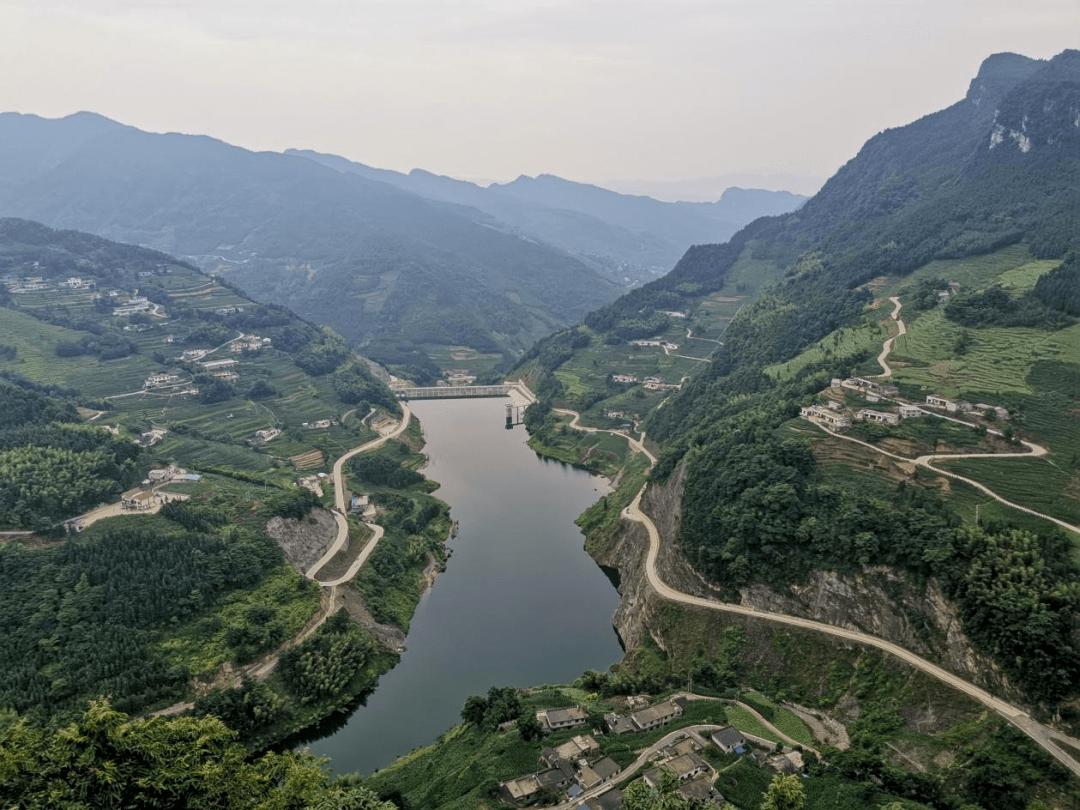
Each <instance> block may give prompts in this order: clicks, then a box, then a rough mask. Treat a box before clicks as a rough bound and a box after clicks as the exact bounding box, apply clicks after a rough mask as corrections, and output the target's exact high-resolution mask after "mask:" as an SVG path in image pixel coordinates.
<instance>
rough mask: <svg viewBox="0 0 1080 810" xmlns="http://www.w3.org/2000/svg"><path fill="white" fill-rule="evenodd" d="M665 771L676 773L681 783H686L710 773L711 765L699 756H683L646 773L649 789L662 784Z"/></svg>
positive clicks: (645, 777) (646, 782)
mask: <svg viewBox="0 0 1080 810" xmlns="http://www.w3.org/2000/svg"><path fill="white" fill-rule="evenodd" d="M665 770H667V771H671V772H672V773H674V774H675V776H677V777H678V778H679V781H680V782H685V781H687V780H689V779H693V778H694V777H695V776H700V775H701V774H703V773H705V772H706V771H708V770H709V764H708V763H707V762H706V761H705V760H703V759H702V758H701V757H699V756H698V755H697V754H683V755H682V756H679V757H675V758H674V759H669V760H668V761H667V762H662V763H661V764H660V765H659V766H657V767H655V768H650V769H649V770H647V771H645V776H644V779H645V784H646V785H648V786H649V787H656V786H657V785H658V784H659V783H660V773H661V771H665Z"/></svg>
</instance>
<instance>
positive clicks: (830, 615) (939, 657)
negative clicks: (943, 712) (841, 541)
mask: <svg viewBox="0 0 1080 810" xmlns="http://www.w3.org/2000/svg"><path fill="white" fill-rule="evenodd" d="M684 477H685V472H684V469H683V468H679V469H678V470H677V471H676V472H675V473H674V474H673V475H672V476H671V477H670V478H669V479H668V481H667V482H665V483H664V484H659V485H658V484H655V483H654V484H650V485H649V488H648V490H647V491H646V494H645V497H644V498H643V499H642V508H643V509H644V511H645V512H646V513H647V514H649V515H650V516H651V517H652V519H653V521H654V522H655V523H656V526H657V529H658V530H659V532H660V534H661V537H662V538H663V543H662V546H661V553H660V555H659V558H658V560H657V569H658V572H659V574H660V576H661V577H662V578H663V579H664V580H665V581H666V582H668V583H669V584H671V585H672V586H674V587H676V588H678V589H679V590H681V591H683V592H685V593H689V594H694V595H697V596H704V597H712V598H715V599H718V600H723V601H737V602H739V603H741V604H743V605H748V606H753V607H755V608H759V609H761V610H768V611H773V612H777V613H787V614H791V615H795V616H804V617H806V618H809V619H815V620H817V621H822V622H827V623H829V624H833V625H837V626H839V627H846V628H849V629H853V630H861V631H863V632H867V633H872V634H873V635H876V636H879V637H881V638H885V639H888V640H890V641H894V642H896V643H898V644H901V645H903V646H904V647H906V648H908V649H910V650H912V651H913V652H916V653H918V654H919V655H922V656H924V657H926V658H928V659H930V660H932V661H935V662H936V663H938V664H940V665H942V666H944V667H946V668H947V669H949V670H951V671H953V672H955V673H957V674H958V675H961V676H962V677H964V678H966V679H968V680H971V681H972V682H974V683H977V684H979V685H980V686H984V687H986V688H989V689H991V690H992V691H994V692H995V693H997V694H1001V695H1002V696H1004V697H1009V698H1011V699H1018V698H1019V697H1020V696H1019V693H1018V692H1017V691H1016V690H1015V689H1014V688H1013V687H1012V686H1011V685H1010V684H1009V683H1008V681H1007V679H1006V678H1005V676H1004V675H1003V674H1002V673H1001V672H1000V671H999V669H998V668H997V667H996V666H995V665H994V663H993V662H992V661H991V660H990V659H988V658H987V657H986V656H984V655H981V654H980V653H979V652H977V651H976V650H975V649H974V647H973V646H972V644H971V642H970V641H969V639H968V638H967V637H966V636H965V635H964V633H963V630H962V629H961V625H960V618H959V615H958V614H957V611H956V608H955V606H954V605H953V604H951V603H950V602H949V601H948V600H947V599H946V598H945V597H944V595H943V594H942V592H941V590H940V588H939V587H938V584H937V583H936V582H935V581H934V580H930V581H928V582H925V583H915V582H912V581H910V580H908V579H907V578H906V577H905V576H904V574H903V573H901V572H898V571H895V570H893V569H890V568H887V567H884V566H879V567H867V568H864V569H863V570H862V571H861V572H860V573H858V574H856V575H854V576H850V575H841V574H839V573H837V572H834V571H818V572H814V573H813V574H811V575H810V576H808V577H807V578H806V580H805V581H803V582H799V583H795V584H792V585H791V586H789V587H788V589H787V590H786V591H784V592H779V591H776V590H773V589H771V588H768V587H766V586H764V585H755V586H752V587H749V588H744V589H741V590H740V591H738V592H734V591H732V592H728V593H723V592H721V591H720V590H719V589H717V588H715V587H713V586H711V585H710V584H709V583H707V582H706V581H705V580H704V579H703V578H702V577H701V575H700V574H698V573H697V572H696V571H695V570H694V569H693V568H692V567H691V566H690V565H689V564H688V563H687V562H686V560H685V559H684V558H683V556H682V554H681V553H680V551H679V548H678V544H677V542H676V538H677V537H678V530H679V520H680V512H681V509H680V503H681V495H682V484H683V479H684ZM647 549H648V538H647V535H646V533H645V531H644V529H643V528H642V527H641V526H640V525H639V524H635V523H630V522H628V521H627V522H625V523H624V526H623V530H622V531H621V532H620V533H619V535H618V536H617V537H616V538H615V539H614V541H613V542H611V543H609V544H608V545H607V547H606V548H604V549H602V550H593V551H592V552H591V553H593V556H594V557H595V558H596V559H597V562H599V563H601V564H602V565H606V566H610V567H613V568H617V569H618V570H619V574H620V580H621V581H620V585H619V593H620V596H621V599H620V601H619V607H618V609H617V610H616V613H615V617H614V624H615V628H616V630H617V631H618V632H619V635H620V637H621V638H622V639H623V642H624V644H625V645H626V648H627V649H628V650H632V649H634V648H635V647H636V646H638V645H639V644H640V643H641V642H642V641H643V640H645V639H646V638H651V639H652V640H653V641H654V642H655V643H656V644H657V646H659V647H660V649H662V650H665V651H668V652H673V651H674V646H675V645H676V644H677V643H679V642H676V641H675V640H674V639H673V638H670V637H669V635H670V633H671V632H672V626H671V624H670V623H669V622H666V621H663V620H661V617H662V616H663V615H664V614H663V611H664V609H665V606H666V605H669V604H670V603H668V602H666V600H664V599H662V598H660V597H658V596H657V595H656V593H655V592H654V591H652V589H651V588H650V587H649V586H648V583H647V581H646V578H645V555H646V552H647ZM697 612H698V611H695V613H697ZM700 616H701V619H702V621H705V622H707V623H708V625H707V626H708V627H709V628H710V629H708V630H707V631H706V633H707V634H708V635H712V636H716V635H719V632H720V630H721V628H723V627H725V626H728V625H731V624H739V625H741V626H743V627H745V628H747V629H748V631H750V632H751V636H752V637H755V638H756V637H759V636H760V637H762V638H765V637H767V636H768V634H769V633H770V632H771V631H772V630H773V629H775V628H776V625H775V624H773V623H771V622H766V621H762V620H756V619H753V618H748V617H735V616H733V615H730V614H728V615H725V614H722V613H714V612H710V611H700ZM814 637H815V638H819V639H824V638H825V637H823V636H820V635H817V634H815V635H814ZM681 641H685V639H681ZM828 641H829V643H830V644H833V645H837V646H839V647H844V648H851V647H852V646H853V645H852V644H850V643H846V642H842V641H840V640H838V639H832V638H830V639H828ZM766 657H767V656H766Z"/></svg>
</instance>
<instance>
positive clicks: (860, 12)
mask: <svg viewBox="0 0 1080 810" xmlns="http://www.w3.org/2000/svg"><path fill="white" fill-rule="evenodd" d="M1070 32H1072V33H1071V34H1070ZM1078 32H1080V0H1026V2H1023V3H1018V2H1016V0H1008V1H1005V0H979V2H973V0H902V1H900V0H895V1H894V0H573V1H572V2H565V1H564V0H299V1H293V2H283V0H0V77H2V78H0V110H3V111H16V112H24V113H35V114H37V115H41V116H44V117H49V118H53V117H59V116H63V115H67V114H70V113H73V112H77V111H80V110H90V111H93V112H97V113H100V114H102V115H106V116H108V117H110V118H114V119H116V120H118V121H121V122H123V123H125V124H131V125H133V126H136V127H139V128H140V129H145V130H149V131H153V132H173V131H175V132H185V133H197V134H206V135H212V136H214V137H217V138H220V139H222V140H225V141H228V142H229V143H233V144H236V145H238V146H243V147H246V148H249V149H257V150H273V151H280V150H283V149H286V148H289V147H296V148H306V149H316V150H318V151H323V152H331V153H334V154H339V155H342V156H344V157H347V158H349V159H351V160H357V161H360V162H362V163H366V164H368V165H372V166H378V167H380V168H388V169H396V170H399V171H408V170H410V169H412V168H414V167H421V168H424V169H427V170H429V171H433V172H437V173H440V174H447V175H450V176H452V177H458V178H463V179H473V180H478V181H487V180H501V181H502V180H510V179H513V178H514V177H517V176H518V175H521V174H527V175H537V174H540V173H545V172H546V173H551V174H557V175H559V176H562V177H566V178H569V179H572V180H579V181H582V182H592V183H597V184H601V185H607V186H609V187H615V188H619V189H620V190H641V191H648V190H650V189H651V190H655V191H656V193H657V194H658V195H659V196H663V194H664V193H666V192H665V191H664V190H665V189H667V191H670V187H673V186H678V184H680V183H683V181H691V180H697V179H700V178H716V177H721V178H722V179H732V178H741V179H742V180H743V182H742V183H740V184H743V185H750V184H753V185H759V186H762V187H777V188H780V187H785V188H789V189H791V190H795V191H800V192H804V193H806V192H812V191H813V190H814V189H815V188H816V186H817V185H819V184H820V182H822V181H823V180H824V179H825V178H827V177H828V176H830V175H831V174H833V173H834V172H835V171H836V170H837V169H838V168H839V167H840V166H841V165H842V164H843V163H844V162H846V161H847V160H849V159H850V158H851V157H853V156H854V155H855V153H856V152H857V151H858V149H859V147H860V146H861V145H862V144H863V143H864V142H865V141H866V140H867V139H868V138H870V137H871V136H873V135H874V134H876V133H877V132H880V131H881V130H883V129H886V128H889V127H895V126H901V125H903V124H905V123H908V122H910V121H913V120H915V119H916V118H919V117H921V116H923V115H925V114H927V113H930V112H933V111H935V110H938V109H942V108H944V107H946V106H948V105H950V104H952V103H953V102H955V101H958V100H959V99H961V98H962V97H963V96H964V93H965V92H966V91H967V87H968V83H969V82H970V80H971V79H972V78H973V77H974V75H975V74H976V72H977V71H978V67H979V64H980V63H981V62H982V60H983V59H984V58H986V57H987V56H988V55H990V54H992V53H998V52H1002V51H1013V52H1017V53H1022V54H1025V55H1027V56H1031V57H1035V58H1043V59H1045V58H1049V57H1051V56H1053V55H1055V54H1057V53H1059V52H1061V51H1062V50H1064V49H1066V48H1069V47H1080V33H1078ZM747 181H749V182H747ZM754 181H757V182H754ZM683 185H684V186H685V187H686V188H689V187H690V184H685V183H683ZM674 193H677V192H674Z"/></svg>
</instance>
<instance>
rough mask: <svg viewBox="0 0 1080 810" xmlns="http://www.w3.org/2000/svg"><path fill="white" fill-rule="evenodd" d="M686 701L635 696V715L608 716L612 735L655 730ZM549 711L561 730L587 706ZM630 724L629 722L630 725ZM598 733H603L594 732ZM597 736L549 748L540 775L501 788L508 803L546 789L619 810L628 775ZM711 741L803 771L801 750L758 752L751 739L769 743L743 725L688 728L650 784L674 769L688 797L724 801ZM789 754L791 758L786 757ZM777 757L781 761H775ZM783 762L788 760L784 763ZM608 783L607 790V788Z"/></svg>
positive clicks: (594, 808)
mask: <svg viewBox="0 0 1080 810" xmlns="http://www.w3.org/2000/svg"><path fill="white" fill-rule="evenodd" d="M684 703H685V701H683V700H681V699H672V700H666V701H662V702H660V703H656V704H654V705H651V706H650V705H648V702H647V700H646V699H643V698H632V699H631V707H633V706H634V705H637V706H638V708H637V710H636V711H634V712H633V713H632V714H630V715H628V716H626V717H622V716H620V715H614V714H610V715H607V717H606V718H605V720H607V722H608V727H609V729H611V730H612V733H616V734H617V733H622V732H620V731H616V730H615V729H616V728H618V729H624V728H625V731H631V730H632V731H643V730H653V729H656V728H659V727H661V726H663V725H666V724H667V723H668V722H670V721H671V720H673V719H674V718H676V717H679V716H681V715H682V713H683V706H684ZM541 715H544V717H545V721H544V722H546V723H547V724H548V725H549V726H550V725H552V724H554V725H556V726H558V727H560V728H565V727H567V726H566V725H564V724H565V723H574V724H576V725H581V724H583V723H584V722H585V720H586V715H585V711H584V709H582V708H581V707H580V706H575V707H571V709H548V710H545V711H542V712H538V713H537V717H540V716H541ZM627 724H629V725H627ZM593 734H597V732H596V731H595V730H594V732H593ZM593 734H578V735H576V736H575V737H573V738H572V739H570V740H567V741H566V742H564V743H562V744H561V745H558V746H554V747H548V748H544V749H543V750H541V752H540V761H539V769H538V770H537V771H536V772H535V773H530V774H526V775H525V776H521V777H518V778H516V779H510V780H507V781H506V782H503V783H502V784H501V785H500V786H499V793H500V796H501V798H502V799H503V801H504V802H507V803H509V804H514V805H523V804H527V803H530V802H532V801H535V800H536V798H538V794H540V793H541V792H542V791H546V792H548V793H564V792H565V795H566V798H567V799H568V800H569V801H570V802H575V801H577V802H578V803H577V804H576V807H578V808H583V809H584V810H619V808H620V807H621V806H622V798H623V794H622V790H621V789H620V788H618V787H616V786H615V782H616V780H617V779H619V777H620V776H622V777H625V776H626V775H628V774H629V771H626V772H624V771H623V769H622V768H621V767H620V765H619V764H618V763H617V762H615V761H614V760H613V759H611V758H610V757H607V756H602V755H601V753H600V745H599V744H598V743H597V741H596V738H595V737H594V736H593ZM709 742H711V743H712V744H713V745H715V746H716V747H717V748H718V749H720V751H722V752H723V753H725V754H735V755H738V756H742V755H748V756H754V757H755V761H757V762H759V763H760V764H764V765H766V766H768V767H770V768H772V769H774V770H778V771H781V772H785V773H794V772H797V771H801V770H802V765H803V763H802V760H801V757H800V755H799V754H797V753H795V754H790V755H784V754H764V753H762V754H760V755H759V754H757V752H755V751H754V750H753V746H752V745H751V742H758V743H762V744H766V745H769V746H770V747H771V744H769V743H768V741H767V740H761V739H760V738H756V737H754V738H750V740H749V741H748V738H747V736H746V735H744V734H743V733H742V732H740V731H739V730H738V729H736V728H733V727H731V726H725V727H723V728H720V729H718V730H717V731H715V732H713V734H712V735H710V737H709V739H708V740H706V739H705V738H704V737H702V736H701V735H700V734H698V733H697V732H695V731H691V730H686V731H685V732H678V733H676V734H675V735H673V736H672V737H671V739H670V742H668V743H667V744H666V745H665V746H664V747H663V748H660V749H659V750H658V751H657V752H656V753H655V754H654V755H652V757H651V763H650V765H649V767H648V769H647V770H646V771H645V773H644V774H643V776H642V779H643V780H644V782H645V784H646V785H648V786H649V787H656V786H657V785H659V784H660V782H661V778H662V775H663V773H664V771H669V772H671V773H672V774H674V775H675V778H676V779H677V780H678V792H679V793H680V794H681V795H683V796H684V797H686V798H688V799H691V800H694V801H696V802H698V803H699V804H700V805H702V806H710V805H712V804H715V805H717V806H719V805H721V804H723V802H724V797H723V796H722V795H721V794H720V792H719V791H718V790H717V788H716V779H717V773H716V771H715V769H714V768H713V767H712V766H711V765H709V763H708V762H707V761H706V760H705V758H704V756H703V754H702V751H703V750H704V748H706V747H707V746H708V744H709ZM785 757H787V758H785ZM773 759H775V760H776V762H773ZM781 760H782V761H781ZM605 785H608V787H607V788H606V789H604V786H605ZM598 789H599V790H600V792H599V793H596V795H593V796H588V798H583V797H584V796H585V795H586V794H588V793H590V792H593V793H595V792H596V790H598Z"/></svg>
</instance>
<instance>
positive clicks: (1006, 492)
mask: <svg viewBox="0 0 1080 810" xmlns="http://www.w3.org/2000/svg"><path fill="white" fill-rule="evenodd" d="M937 466H939V467H941V468H942V469H944V470H949V471H951V472H955V473H958V474H959V475H963V476H966V477H968V478H971V479H974V480H975V481H978V482H979V483H981V484H985V485H986V486H987V487H989V488H990V489H991V490H993V491H994V492H996V493H997V494H998V495H1000V496H1001V497H1003V498H1005V499H1006V500H1010V501H1013V502H1014V503H1018V504H1020V505H1021V506H1026V507H1028V508H1029V509H1034V510H1035V511H1037V512H1042V513H1044V514H1047V515H1052V516H1053V517H1056V518H1058V519H1059V520H1064V521H1066V522H1068V523H1073V524H1076V525H1080V473H1073V472H1069V471H1067V470H1064V469H1062V468H1061V467H1059V466H1057V465H1056V464H1052V463H1051V462H1050V461H1047V460H1045V459H1037V458H1032V459H1026V458H1003V459H989V458H984V459H976V458H973V459H968V460H963V461H949V462H942V463H941V464H939V465H937ZM1010 511H1013V512H1015V510H1010ZM1075 539H1076V541H1077V542H1080V537H1077V538H1075Z"/></svg>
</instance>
